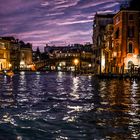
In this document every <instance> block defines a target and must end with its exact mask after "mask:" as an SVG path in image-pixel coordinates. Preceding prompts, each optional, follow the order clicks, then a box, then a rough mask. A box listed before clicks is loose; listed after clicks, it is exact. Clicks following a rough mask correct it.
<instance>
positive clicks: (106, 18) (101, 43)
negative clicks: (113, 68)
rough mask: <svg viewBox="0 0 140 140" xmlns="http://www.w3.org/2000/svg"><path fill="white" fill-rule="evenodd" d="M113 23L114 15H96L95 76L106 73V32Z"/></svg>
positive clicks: (94, 39)
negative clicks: (108, 25)
mask: <svg viewBox="0 0 140 140" xmlns="http://www.w3.org/2000/svg"><path fill="white" fill-rule="evenodd" d="M112 23H113V15H108V14H107V15H104V14H96V15H95V18H94V24H93V38H92V39H93V47H92V48H93V67H94V72H95V74H101V73H104V72H105V52H104V48H105V41H106V40H105V31H106V26H107V24H112Z"/></svg>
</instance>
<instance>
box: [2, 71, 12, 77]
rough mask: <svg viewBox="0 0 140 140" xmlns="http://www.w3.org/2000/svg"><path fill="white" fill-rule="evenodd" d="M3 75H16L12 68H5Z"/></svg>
mask: <svg viewBox="0 0 140 140" xmlns="http://www.w3.org/2000/svg"><path fill="white" fill-rule="evenodd" d="M3 75H6V76H10V77H12V76H13V75H14V72H13V71H12V70H4V71H3Z"/></svg>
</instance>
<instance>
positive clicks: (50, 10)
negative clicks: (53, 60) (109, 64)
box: [0, 0, 123, 48]
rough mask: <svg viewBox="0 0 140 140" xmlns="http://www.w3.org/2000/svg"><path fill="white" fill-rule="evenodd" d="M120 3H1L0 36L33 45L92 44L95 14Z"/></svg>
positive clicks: (113, 0)
mask: <svg viewBox="0 0 140 140" xmlns="http://www.w3.org/2000/svg"><path fill="white" fill-rule="evenodd" d="M119 1H123V0H0V36H14V37H15V38H19V39H20V40H23V41H25V42H30V43H32V44H33V46H34V48H35V47H36V46H39V47H40V48H41V47H42V48H43V47H44V46H45V44H46V43H47V44H49V45H65V44H73V43H85V42H91V43H92V24H93V17H94V14H95V13H96V12H100V13H112V12H114V11H117V10H118V9H119V6H120V4H119Z"/></svg>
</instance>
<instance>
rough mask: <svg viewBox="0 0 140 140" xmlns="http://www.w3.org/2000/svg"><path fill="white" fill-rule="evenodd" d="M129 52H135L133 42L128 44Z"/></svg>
mask: <svg viewBox="0 0 140 140" xmlns="http://www.w3.org/2000/svg"><path fill="white" fill-rule="evenodd" d="M128 53H133V45H132V43H131V42H130V43H129V44H128Z"/></svg>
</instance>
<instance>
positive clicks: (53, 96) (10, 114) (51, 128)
mask: <svg viewBox="0 0 140 140" xmlns="http://www.w3.org/2000/svg"><path fill="white" fill-rule="evenodd" d="M129 139H133V140H135V139H140V82H139V81H136V80H129V79H126V80H116V79H114V80H99V79H96V78H95V77H91V76H77V77H74V76H73V75H71V74H66V73H62V72H59V73H53V72H51V73H39V72H37V73H29V72H28V73H25V72H21V73H20V74H16V75H14V76H13V77H12V78H10V77H6V76H2V75H0V140H129Z"/></svg>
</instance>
